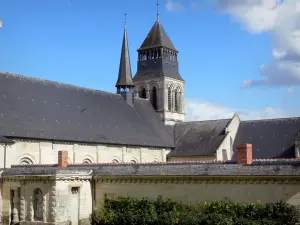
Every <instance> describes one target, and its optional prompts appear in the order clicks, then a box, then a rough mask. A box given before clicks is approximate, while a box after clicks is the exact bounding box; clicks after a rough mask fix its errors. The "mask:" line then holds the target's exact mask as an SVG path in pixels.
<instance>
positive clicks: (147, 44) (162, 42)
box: [138, 20, 176, 51]
mask: <svg viewBox="0 0 300 225" xmlns="http://www.w3.org/2000/svg"><path fill="white" fill-rule="evenodd" d="M156 47H166V48H169V49H172V50H175V51H176V48H175V47H174V45H173V43H172V41H171V40H170V38H169V36H168V35H167V33H166V31H165V29H164V28H163V26H162V25H161V23H160V22H159V20H156V22H155V24H154V25H153V27H152V28H151V30H150V32H149V33H148V35H147V37H146V39H145V40H144V42H143V44H142V45H141V47H140V48H139V49H138V51H139V50H143V49H149V48H156Z"/></svg>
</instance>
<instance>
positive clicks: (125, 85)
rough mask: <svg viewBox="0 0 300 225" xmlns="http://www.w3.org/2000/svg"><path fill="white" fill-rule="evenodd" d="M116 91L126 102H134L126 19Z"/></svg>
mask: <svg viewBox="0 0 300 225" xmlns="http://www.w3.org/2000/svg"><path fill="white" fill-rule="evenodd" d="M116 88H117V93H118V94H121V95H122V96H123V97H124V99H125V100H126V102H127V103H128V104H130V105H132V104H133V103H134V102H133V101H134V96H133V88H134V85H133V82H132V73H131V64H130V56H129V47H128V38H127V29H126V21H125V25H124V35H123V43H122V51H121V59H120V67H119V76H118V80H117V83H116Z"/></svg>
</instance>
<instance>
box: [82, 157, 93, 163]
mask: <svg viewBox="0 0 300 225" xmlns="http://www.w3.org/2000/svg"><path fill="white" fill-rule="evenodd" d="M82 163H83V164H91V163H93V162H92V160H90V159H88V158H86V159H84V160H83V161H82Z"/></svg>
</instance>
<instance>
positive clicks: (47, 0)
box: [0, 0, 300, 120]
mask: <svg viewBox="0 0 300 225" xmlns="http://www.w3.org/2000/svg"><path fill="white" fill-rule="evenodd" d="M159 3H160V5H159V17H160V22H161V24H162V25H163V27H164V28H165V30H166V32H167V33H168V35H169V37H170V38H171V40H172V42H173V44H174V45H175V47H176V48H177V49H178V50H179V69H180V74H181V76H182V77H183V78H184V80H185V82H186V83H185V109H186V114H187V119H188V120H207V119H220V118H230V117H231V116H232V115H233V113H238V114H239V116H240V118H241V119H242V120H252V119H264V118H276V117H292V116H300V101H299V96H300V88H299V85H300V1H299V0H160V1H159ZM125 12H126V13H127V32H128V39H129V49H130V57H131V63H132V72H133V74H135V72H136V67H137V63H136V62H137V51H136V50H137V49H138V48H139V47H140V45H141V44H142V42H143V40H144V39H145V38H146V36H147V33H148V32H149V31H150V29H151V27H152V26H153V24H154V23H155V20H156V13H157V12H156V0H114V1H102V0H101V1H100V0H26V1H24V0H0V18H1V19H2V21H3V27H2V29H0V71H5V72H11V73H17V74H23V75H27V76H31V77H38V78H43V79H47V80H55V81H58V82H64V83H68V84H74V85H78V86H83V87H87V88H93V89H98V90H104V91H109V92H115V82H116V80H117V76H118V69H119V68H118V67H119V62H120V54H121V44H122V35H123V27H124V13H125Z"/></svg>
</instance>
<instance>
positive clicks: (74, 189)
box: [71, 187, 79, 195]
mask: <svg viewBox="0 0 300 225" xmlns="http://www.w3.org/2000/svg"><path fill="white" fill-rule="evenodd" d="M78 192H79V187H71V193H72V194H73V195H75V194H77V193H78Z"/></svg>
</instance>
